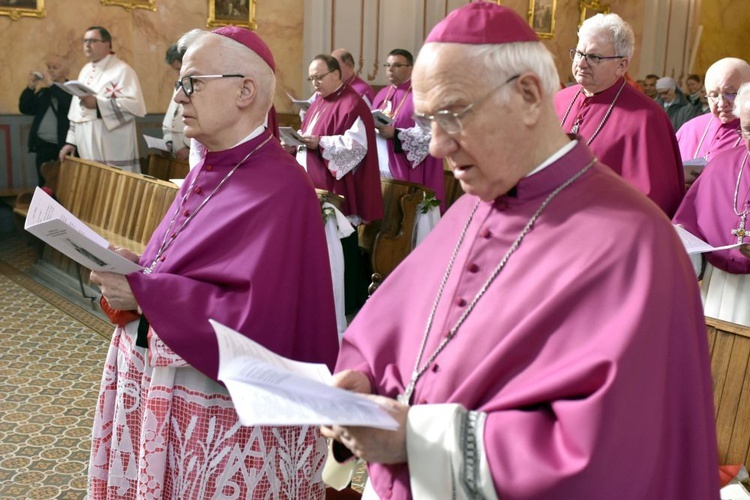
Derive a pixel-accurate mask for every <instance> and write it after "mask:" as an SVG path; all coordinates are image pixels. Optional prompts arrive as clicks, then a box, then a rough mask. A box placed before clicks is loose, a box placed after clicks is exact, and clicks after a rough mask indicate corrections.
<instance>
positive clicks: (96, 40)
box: [83, 30, 112, 62]
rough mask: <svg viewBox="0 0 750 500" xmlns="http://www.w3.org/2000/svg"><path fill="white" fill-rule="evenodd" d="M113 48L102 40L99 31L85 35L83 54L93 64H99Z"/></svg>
mask: <svg viewBox="0 0 750 500" xmlns="http://www.w3.org/2000/svg"><path fill="white" fill-rule="evenodd" d="M111 50H112V46H111V44H110V43H109V42H105V41H104V40H103V39H102V34H101V33H99V30H89V31H87V32H86V34H85V35H83V53H84V54H86V57H87V58H88V60H89V61H91V62H98V61H100V60H102V59H104V58H105V57H107V55H108V54H109V53H110V51H111Z"/></svg>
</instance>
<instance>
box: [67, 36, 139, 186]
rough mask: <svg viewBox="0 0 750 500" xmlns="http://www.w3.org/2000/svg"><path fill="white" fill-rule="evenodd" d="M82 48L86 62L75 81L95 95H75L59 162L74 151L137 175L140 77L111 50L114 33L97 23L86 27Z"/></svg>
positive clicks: (88, 158) (82, 156) (89, 158)
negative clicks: (136, 120)
mask: <svg viewBox="0 0 750 500" xmlns="http://www.w3.org/2000/svg"><path fill="white" fill-rule="evenodd" d="M83 52H84V53H85V54H86V58H88V60H89V62H88V63H87V64H86V65H85V66H84V67H83V69H81V73H80V74H79V75H78V81H79V82H81V83H83V84H84V85H86V86H87V87H89V88H90V89H92V90H93V91H94V92H95V94H93V95H87V96H84V97H73V100H72V102H71V104H70V111H69V113H68V118H69V119H70V129H69V130H68V136H67V138H66V139H65V142H66V144H65V146H63V148H62V149H61V150H60V161H63V160H64V159H65V156H67V155H69V154H75V153H76V152H78V156H80V157H81V158H84V159H87V160H94V161H98V162H99V163H104V164H107V165H111V166H113V167H118V168H121V169H123V170H128V171H130V172H137V173H140V171H141V164H140V160H139V159H138V133H137V131H136V126H135V118H136V117H137V116H144V115H145V114H146V103H145V102H144V100H143V94H142V93H141V84H140V83H139V82H138V75H136V74H135V71H134V70H133V68H131V67H130V66H128V64H127V63H125V62H124V61H122V60H121V59H120V58H118V57H117V56H116V55H115V53H114V52H112V36H111V35H110V34H109V31H107V30H106V29H105V28H102V27H101V26H91V27H90V28H89V29H87V30H86V34H85V35H84V36H83Z"/></svg>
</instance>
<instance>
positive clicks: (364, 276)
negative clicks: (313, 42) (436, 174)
mask: <svg viewBox="0 0 750 500" xmlns="http://www.w3.org/2000/svg"><path fill="white" fill-rule="evenodd" d="M308 71H309V73H308V74H309V77H308V78H307V80H308V81H309V82H310V83H311V84H312V86H313V88H314V89H315V93H316V96H315V101H313V103H312V105H311V106H310V108H309V109H308V110H307V113H305V118H304V120H303V121H302V127H301V130H300V134H301V136H302V141H303V142H304V146H300V147H299V148H297V153H296V156H297V162H299V164H300V165H302V166H303V167H304V168H305V170H307V173H308V174H309V175H310V178H311V179H312V181H313V184H314V185H315V187H316V188H318V189H324V190H326V191H330V192H332V193H336V194H339V195H341V196H343V197H344V202H343V207H342V210H341V211H342V212H343V213H344V215H346V217H347V219H349V222H350V223H351V224H352V226H354V227H355V228H356V227H357V226H359V225H360V224H362V223H366V222H371V221H374V220H378V219H381V218H382V217H383V195H382V192H381V189H380V175H379V174H378V152H377V147H376V146H375V124H374V122H373V117H372V112H371V111H370V108H369V106H368V105H367V103H365V101H364V100H363V99H362V98H361V97H360V95H359V94H357V92H355V91H354V90H353V89H352V88H351V87H350V86H349V85H347V84H345V83H344V81H343V80H342V79H341V67H340V66H339V63H338V61H337V60H336V59H335V58H334V57H332V56H329V55H327V54H319V55H317V56H315V58H314V59H313V60H312V62H311V63H310V66H309V68H308ZM341 245H342V246H343V249H344V269H345V272H344V279H345V294H346V312H347V314H350V313H353V312H356V311H357V309H359V308H360V307H361V306H362V304H364V301H365V300H367V287H368V285H369V284H370V273H369V272H368V271H367V270H366V268H365V262H364V257H363V256H362V255H361V254H360V250H359V243H358V239H357V232H356V231H355V232H353V233H352V234H351V235H350V236H348V237H346V238H342V239H341Z"/></svg>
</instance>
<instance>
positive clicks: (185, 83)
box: [174, 75, 245, 97]
mask: <svg viewBox="0 0 750 500" xmlns="http://www.w3.org/2000/svg"><path fill="white" fill-rule="evenodd" d="M209 78H245V75H192V76H183V77H182V78H180V79H179V80H177V81H176V82H174V91H175V92H179V90H180V87H181V88H182V90H183V92H185V95H186V96H188V97H190V96H191V95H193V92H195V81H196V80H198V81H200V80H206V79H209Z"/></svg>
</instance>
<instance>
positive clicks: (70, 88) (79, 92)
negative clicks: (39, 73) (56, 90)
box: [52, 80, 96, 97]
mask: <svg viewBox="0 0 750 500" xmlns="http://www.w3.org/2000/svg"><path fill="white" fill-rule="evenodd" d="M52 83H53V84H55V85H57V86H58V87H60V88H61V89H62V90H64V91H65V92H67V93H68V94H70V95H74V96H77V97H86V96H87V95H96V92H95V91H94V89H92V88H91V87H89V86H87V85H86V84H84V83H83V82H79V81H78V80H68V81H67V82H65V83H63V84H60V83H57V82H52Z"/></svg>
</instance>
